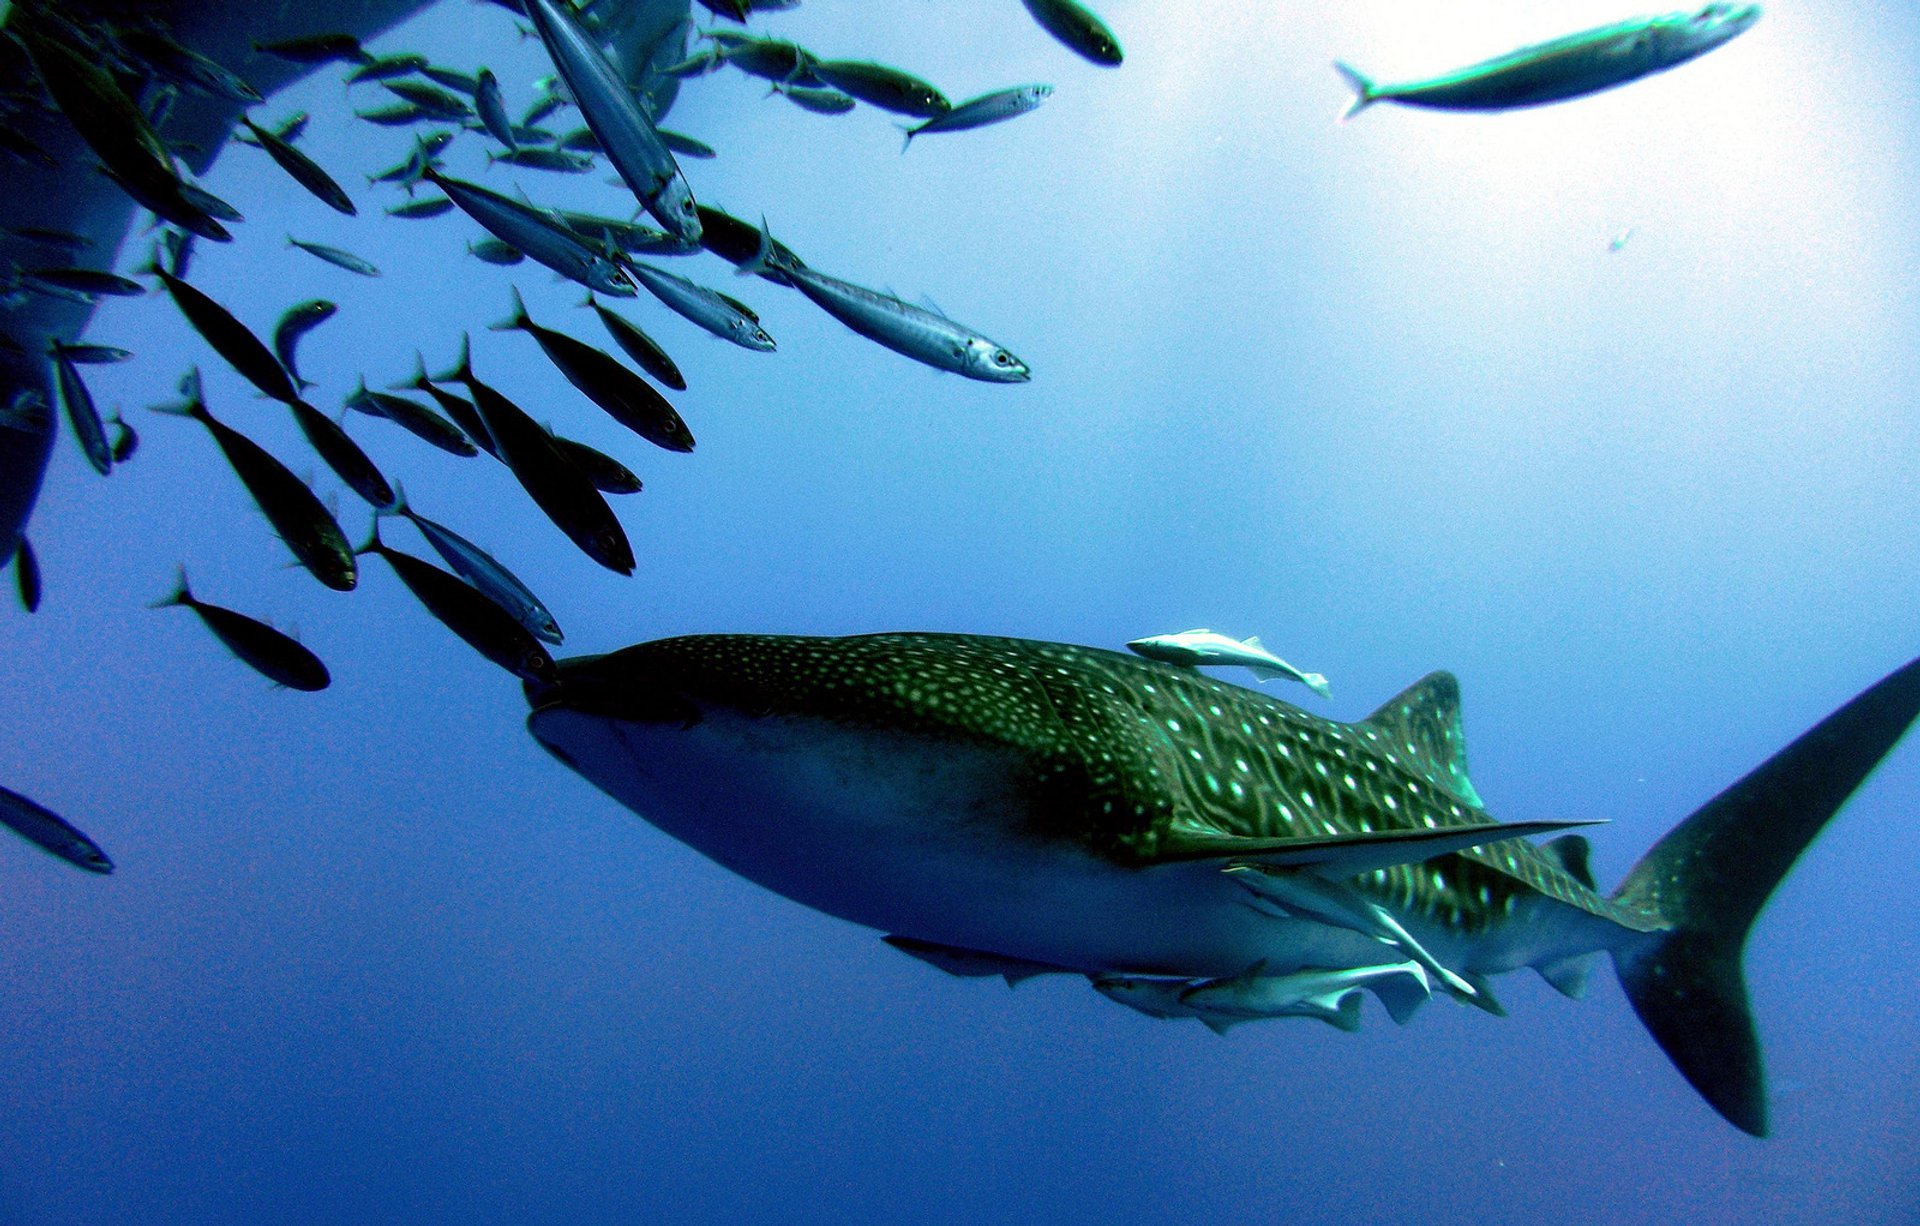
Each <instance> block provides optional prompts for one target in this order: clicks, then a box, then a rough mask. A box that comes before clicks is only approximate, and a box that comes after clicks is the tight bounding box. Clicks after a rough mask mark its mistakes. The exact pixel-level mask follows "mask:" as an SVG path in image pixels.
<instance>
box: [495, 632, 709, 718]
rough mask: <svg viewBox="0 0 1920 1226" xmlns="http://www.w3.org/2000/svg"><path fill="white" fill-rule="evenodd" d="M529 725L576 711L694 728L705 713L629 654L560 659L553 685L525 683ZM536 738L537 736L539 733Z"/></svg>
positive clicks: (672, 682)
mask: <svg viewBox="0 0 1920 1226" xmlns="http://www.w3.org/2000/svg"><path fill="white" fill-rule="evenodd" d="M522 689H523V690H524V692H525V693H526V697H527V708H528V720H529V725H530V726H531V724H532V721H533V720H534V719H535V718H537V717H538V716H540V715H542V714H544V713H547V712H551V711H574V712H578V713H579V714H582V715H598V716H604V717H606V718H608V719H617V720H621V721H624V722H627V723H646V724H659V723H672V724H678V725H680V726H681V727H683V728H691V727H693V726H694V725H695V724H697V723H699V722H700V719H701V714H700V708H699V706H698V705H696V704H695V703H694V702H693V701H692V700H691V699H689V698H687V697H686V696H685V695H684V694H683V693H681V692H680V690H679V688H678V686H677V685H676V684H675V682H674V681H673V680H672V679H671V678H668V677H665V676H663V675H661V673H660V671H659V670H658V669H657V668H649V667H647V665H646V663H645V662H644V661H642V660H639V659H636V658H634V657H632V656H630V655H628V653H625V652H615V653H613V654H612V655H598V656H574V657H572V658H571V659H566V660H561V661H559V662H558V665H557V675H556V677H555V678H554V679H553V680H551V681H526V682H524V683H523V685H522ZM535 735H536V736H537V735H538V733H537V732H536V734H535Z"/></svg>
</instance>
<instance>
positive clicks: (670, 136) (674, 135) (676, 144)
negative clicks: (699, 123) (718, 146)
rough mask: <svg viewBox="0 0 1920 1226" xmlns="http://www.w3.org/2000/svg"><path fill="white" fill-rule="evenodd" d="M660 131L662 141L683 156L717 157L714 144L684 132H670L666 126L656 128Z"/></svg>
mask: <svg viewBox="0 0 1920 1226" xmlns="http://www.w3.org/2000/svg"><path fill="white" fill-rule="evenodd" d="M656 130H657V131H658V132H659V133H660V143H661V144H663V145H665V146H666V147H667V148H668V149H671V150H672V151H673V152H675V153H677V154H679V155H680V156H681V157H689V158H701V159H703V160H704V159H706V158H710V157H717V156H718V155H717V154H716V153H714V151H713V146H712V145H709V144H708V143H707V142H705V141H703V140H695V139H693V137H691V136H688V135H687V134H686V133H684V132H669V131H668V130H667V129H665V128H659V129H656Z"/></svg>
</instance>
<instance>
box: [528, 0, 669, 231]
mask: <svg viewBox="0 0 1920 1226" xmlns="http://www.w3.org/2000/svg"><path fill="white" fill-rule="evenodd" d="M526 10H527V16H528V17H529V18H530V19H532V21H533V26H534V29H535V30H537V31H539V33H540V41H541V42H542V43H545V44H546V48H547V54H548V55H549V56H551V57H553V66H554V69H555V70H556V71H557V72H558V73H559V74H560V79H561V80H562V81H564V82H566V86H567V92H568V93H570V94H571V95H572V96H573V99H574V102H575V103H576V104H577V105H578V106H579V108H580V117H581V118H582V119H584V120H586V121H587V126H588V127H589V128H592V129H593V134H594V135H595V136H596V137H598V138H599V139H600V145H601V147H602V148H604V149H605V150H606V151H607V160H608V161H611V162H612V163H613V166H614V169H615V170H617V171H618V172H619V173H620V177H621V178H622V179H624V180H625V181H626V184H627V186H628V187H629V188H631V189H632V190H633V194H634V196H635V197H637V198H638V199H639V201H640V203H641V204H643V205H645V206H646V209H647V211H648V212H649V213H652V214H653V215H654V217H656V218H658V219H659V222H660V224H661V225H663V226H665V227H666V228H667V229H668V230H669V231H671V232H672V233H673V234H676V235H678V236H679V237H680V238H683V239H685V240H686V241H688V242H690V243H691V242H698V241H699V239H700V216H699V214H698V213H696V212H695V211H694V204H693V189H692V188H690V187H688V186H687V180H686V176H685V175H683V174H681V173H680V166H679V164H678V163H676V162H675V161H674V160H673V154H672V152H671V151H669V150H668V149H667V147H666V145H665V144H664V143H662V142H661V140H660V133H659V132H658V131H656V130H655V129H654V126H653V121H652V120H651V119H648V118H647V115H646V112H645V111H643V110H641V109H640V103H639V102H638V101H637V100H636V99H635V98H634V96H633V91H632V90H631V89H629V88H628V86H627V83H626V82H625V81H623V80H622V79H621V78H620V73H619V72H618V70H616V69H615V68H614V66H613V65H612V64H610V63H608V62H607V57H606V56H605V55H603V54H601V51H600V48H599V46H598V45H596V44H595V43H594V41H593V38H592V36H590V35H589V34H588V33H587V32H586V30H585V28H584V27H582V26H581V24H580V22H579V20H578V19H577V18H576V17H574V15H573V14H572V13H571V12H570V11H568V10H567V8H565V7H563V6H562V5H560V4H558V3H556V2H555V0H526ZM502 237H505V236H504V235H503V236H502ZM528 254H530V255H531V254H532V253H531V252H529V253H528Z"/></svg>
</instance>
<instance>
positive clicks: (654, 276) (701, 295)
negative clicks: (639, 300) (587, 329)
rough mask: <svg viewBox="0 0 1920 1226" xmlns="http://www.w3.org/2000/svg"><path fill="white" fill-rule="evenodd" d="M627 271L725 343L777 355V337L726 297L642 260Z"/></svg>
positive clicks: (650, 291)
mask: <svg viewBox="0 0 1920 1226" xmlns="http://www.w3.org/2000/svg"><path fill="white" fill-rule="evenodd" d="M626 268H627V270H628V271H629V272H631V273H632V274H633V278H634V280H636V281H638V282H640V284H642V285H644V286H646V287H647V292H648V293H650V294H652V295H653V296H654V297H655V298H658V299H659V300H660V301H662V302H664V303H666V304H667V306H669V307H671V308H672V309H673V310H674V311H675V312H677V313H679V314H680V315H682V316H684V317H686V318H687V319H689V320H691V321H693V322H694V323H696V324H699V325H700V326H701V327H703V328H705V329H706V330H707V331H709V332H711V333H713V334H714V335H715V336H717V337H719V338H720V339H721V340H723V341H732V342H733V343H734V344H736V345H738V346H740V347H741V348H742V349H756V350H758V351H760V352H761V353H772V352H773V350H774V344H773V338H772V337H771V336H768V335H767V333H766V329H764V328H762V327H761V326H760V323H759V321H758V320H756V319H755V318H754V317H753V316H752V314H750V313H749V312H747V311H744V310H742V309H741V307H740V304H739V303H738V302H735V301H734V300H733V299H731V298H729V297H727V296H726V295H725V294H722V293H720V292H718V291H716V290H710V289H708V288H707V287H706V286H704V285H695V284H694V283H693V282H691V281H689V280H687V279H686V278H685V277H682V276H679V275H677V274H675V273H670V272H668V271H667V270H666V269H664V268H656V267H655V266H654V265H652V264H645V263H641V262H640V261H638V260H634V261H631V262H629V263H628V264H627V265H626Z"/></svg>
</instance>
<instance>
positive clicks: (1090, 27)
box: [1024, 0, 1122, 68]
mask: <svg viewBox="0 0 1920 1226" xmlns="http://www.w3.org/2000/svg"><path fill="white" fill-rule="evenodd" d="M1024 2H1025V4H1026V6H1027V11H1028V12H1029V13H1032V14H1033V19H1034V20H1035V21H1037V22H1039V23H1040V28H1041V29H1043V30H1045V31H1046V32H1047V33H1049V34H1051V35H1053V36H1054V37H1055V38H1057V39H1059V40H1060V42H1061V43H1062V44H1064V45H1065V46H1066V47H1067V49H1068V50H1070V51H1072V52H1074V53H1075V54H1076V55H1078V56H1080V57H1081V58H1082V59H1085V60H1088V61H1090V62H1092V63H1095V64H1099V65H1100V66H1101V67H1103V68H1113V67H1117V66H1118V65H1119V63H1120V60H1121V58H1122V56H1121V52H1120V40H1119V39H1117V38H1115V37H1114V36H1113V31H1112V30H1109V29H1107V27H1106V24H1105V23H1104V22H1102V21H1101V20H1100V19H1099V18H1098V17H1096V16H1094V14H1093V12H1092V10H1090V9H1088V8H1087V7H1086V6H1085V5H1082V4H1076V3H1075V2H1074V0H1024Z"/></svg>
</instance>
